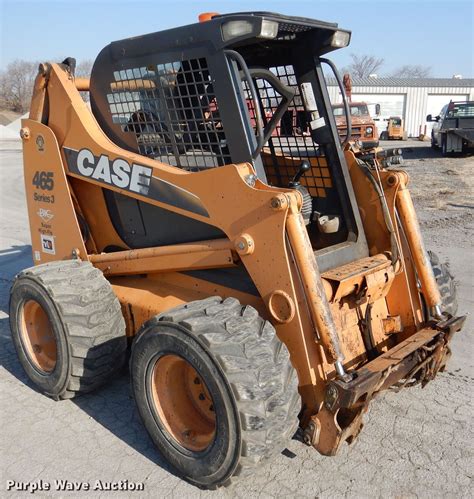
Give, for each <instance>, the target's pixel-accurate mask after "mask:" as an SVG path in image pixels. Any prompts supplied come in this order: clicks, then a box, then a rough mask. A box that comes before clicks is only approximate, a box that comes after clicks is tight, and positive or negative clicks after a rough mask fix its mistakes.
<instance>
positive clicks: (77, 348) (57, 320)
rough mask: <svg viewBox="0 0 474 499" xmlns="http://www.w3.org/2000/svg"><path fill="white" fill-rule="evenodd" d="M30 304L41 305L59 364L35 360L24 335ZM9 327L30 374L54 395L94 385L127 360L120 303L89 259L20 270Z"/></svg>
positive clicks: (74, 393) (70, 394) (76, 392)
mask: <svg viewBox="0 0 474 499" xmlns="http://www.w3.org/2000/svg"><path fill="white" fill-rule="evenodd" d="M28 303H35V304H38V305H39V306H40V308H41V309H42V311H43V312H44V314H45V315H46V316H47V320H49V326H50V331H51V336H52V337H54V341H55V343H56V348H55V349H56V359H55V364H54V368H52V369H51V370H48V371H45V370H42V369H41V368H40V367H39V366H38V363H37V362H35V360H34V359H35V357H34V355H32V354H31V350H30V351H29V347H31V345H28V340H27V339H25V338H26V335H25V333H23V334H22V331H24V329H22V328H25V325H24V323H23V322H22V321H23V320H24V317H25V315H24V310H25V305H26V304H28ZM10 329H11V332H12V338H13V343H14V345H15V349H16V351H17V354H18V357H19V360H20V363H21V365H22V366H23V369H24V370H25V372H26V374H27V375H28V377H29V378H30V379H31V381H32V382H33V383H34V384H35V385H36V386H37V387H38V389H39V390H40V391H41V392H42V393H44V394H45V395H48V396H50V397H52V398H54V399H55V400H59V399H66V398H73V397H75V396H77V395H79V394H81V393H84V392H89V391H92V390H94V389H95V388H97V387H98V386H100V385H102V384H103V383H104V382H105V381H107V380H108V379H109V378H110V377H111V376H112V375H113V374H114V373H116V372H117V371H118V370H119V369H120V368H121V367H122V366H123V364H124V363H125V361H126V356H127V338H126V335H125V321H124V319H123V316H122V312H121V309H120V303H119V301H118V299H117V298H116V296H115V294H114V293H113V290H112V287H111V286H110V284H109V282H108V281H107V280H106V279H105V277H104V276H103V274H102V272H101V271H100V270H98V269H96V268H95V267H93V266H92V265H91V264H90V263H88V262H81V261H78V260H69V261H59V262H52V263H46V264H43V265H38V266H37V267H32V268H29V269H26V270H24V271H22V272H21V273H20V274H18V275H17V277H16V279H15V281H14V283H13V285H12V288H11V290H10ZM33 351H34V350H33Z"/></svg>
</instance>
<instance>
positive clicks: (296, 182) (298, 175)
mask: <svg viewBox="0 0 474 499" xmlns="http://www.w3.org/2000/svg"><path fill="white" fill-rule="evenodd" d="M310 169H311V164H310V162H309V161H307V160H304V161H302V162H301V165H300V168H299V170H298V171H297V172H296V175H295V176H294V177H293V180H292V181H291V182H290V187H291V188H292V189H294V188H296V187H298V186H299V185H301V184H300V178H301V177H302V176H303V175H304V174H305V173H306V172H307V171H308V170H310Z"/></svg>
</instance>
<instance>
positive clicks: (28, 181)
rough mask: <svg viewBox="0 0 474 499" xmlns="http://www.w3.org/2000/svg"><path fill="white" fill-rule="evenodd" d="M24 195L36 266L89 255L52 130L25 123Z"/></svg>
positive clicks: (41, 125)
mask: <svg viewBox="0 0 474 499" xmlns="http://www.w3.org/2000/svg"><path fill="white" fill-rule="evenodd" d="M22 126H23V127H26V128H28V129H29V132H30V135H29V138H28V139H24V140H23V164H24V175H25V191H26V200H27V205H28V218H29V221H30V231H31V246H32V251H33V261H34V263H35V264H40V263H46V262H51V261H55V260H66V259H69V258H72V256H73V251H74V250H76V251H77V250H78V252H79V254H80V255H81V256H82V257H83V258H85V257H86V255H87V252H86V249H85V246H84V242H83V240H82V236H81V231H80V228H79V224H78V221H77V217H76V213H75V210H74V206H73V202H72V199H71V193H70V191H69V185H68V181H67V178H66V175H65V173H64V168H63V163H62V160H61V155H60V152H59V147H58V143H57V141H56V137H55V136H54V133H53V132H52V131H51V129H50V128H48V127H47V126H45V125H43V124H41V123H39V122H37V121H33V120H23V121H22Z"/></svg>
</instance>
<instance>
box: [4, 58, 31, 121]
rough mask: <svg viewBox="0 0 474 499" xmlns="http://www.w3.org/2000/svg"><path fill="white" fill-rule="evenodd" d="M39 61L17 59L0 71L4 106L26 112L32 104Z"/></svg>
mask: <svg viewBox="0 0 474 499" xmlns="http://www.w3.org/2000/svg"><path fill="white" fill-rule="evenodd" d="M37 73H38V63H37V62H31V61H24V60H20V59H18V60H15V61H13V62H11V63H10V64H8V66H7V67H6V68H5V69H4V70H3V71H1V72H0V103H1V105H2V106H3V107H5V108H7V109H10V110H12V111H16V112H18V113H24V112H25V111H26V110H27V109H28V108H29V105H30V100H31V94H32V91H33V83H34V81H35V77H36V74H37Z"/></svg>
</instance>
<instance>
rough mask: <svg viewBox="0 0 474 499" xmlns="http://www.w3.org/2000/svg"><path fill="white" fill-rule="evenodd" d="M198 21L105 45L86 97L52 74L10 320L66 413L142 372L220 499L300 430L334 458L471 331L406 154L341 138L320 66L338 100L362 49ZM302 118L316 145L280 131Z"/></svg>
mask: <svg viewBox="0 0 474 499" xmlns="http://www.w3.org/2000/svg"><path fill="white" fill-rule="evenodd" d="M201 21H203V22H199V23H196V24H192V25H189V26H184V27H180V28H176V29H170V30H167V31H162V32H158V33H153V34H149V35H145V36H140V37H134V38H130V39H125V40H121V41H117V42H114V43H111V44H110V45H108V46H107V47H106V48H104V49H103V50H102V52H101V53H100V54H99V56H98V57H97V60H96V61H95V64H94V66H93V69H92V73H91V77H90V79H79V78H76V77H75V74H74V66H75V61H74V60H73V59H67V60H65V61H64V62H63V63H61V64H53V63H51V64H50V63H45V64H42V65H40V69H39V73H38V76H37V79H36V82H35V88H34V95H33V99H32V103H31V111H30V117H29V119H25V120H23V124H22V130H21V137H22V140H23V150H24V174H25V185H26V196H27V203H28V213H29V221H30V226H31V241H32V251H33V259H34V263H35V266H34V267H32V268H30V269H26V270H24V271H23V272H21V273H20V274H19V275H18V276H17V278H16V280H15V281H14V283H13V286H12V290H11V302H10V317H11V330H12V335H13V340H14V343H15V346H16V349H17V352H18V356H19V359H20V362H21V364H22V365H23V367H24V369H25V371H26V372H27V374H28V376H29V377H30V378H31V380H32V381H33V382H34V383H35V384H36V386H37V387H38V388H39V389H40V390H41V391H42V392H44V393H45V394H46V395H48V396H50V397H53V398H54V399H65V398H70V397H75V396H77V395H79V394H81V393H83V392H88V391H90V390H92V389H94V388H96V387H97V386H99V385H101V384H102V383H104V382H105V381H106V380H108V379H110V378H111V377H112V376H113V375H114V374H115V373H117V371H118V370H119V369H120V368H121V367H122V366H123V365H124V363H125V362H126V359H127V357H128V356H130V374H131V383H132V389H133V394H134V397H135V400H136V404H137V407H138V411H139V413H140V416H141V419H142V420H143V423H144V425H145V427H146V429H147V430H148V432H149V434H150V436H151V438H152V440H153V441H154V443H155V444H156V446H157V447H158V449H159V450H160V452H161V453H162V454H163V456H164V457H165V459H166V460H167V461H168V462H169V463H170V464H171V465H172V466H173V467H174V468H176V470H177V471H178V473H179V474H180V476H182V477H184V478H185V479H187V480H188V481H190V482H191V483H194V484H196V485H198V486H200V487H205V488H216V487H218V486H220V485H227V484H229V483H230V481H231V479H232V478H234V477H237V476H239V475H240V476H242V475H246V474H248V473H250V472H251V471H252V470H254V468H255V467H256V466H257V465H260V464H262V463H264V462H266V461H267V460H268V459H270V458H271V457H272V456H274V455H275V454H276V453H279V452H281V451H282V450H283V449H284V448H285V446H286V445H287V442H288V440H289V439H290V438H291V437H292V436H293V435H294V434H295V432H296V430H297V428H298V426H299V427H300V430H299V431H298V432H297V435H299V437H300V439H301V440H303V441H304V443H306V444H307V445H309V446H313V447H314V448H315V449H317V450H318V451H319V452H320V453H322V454H324V455H334V454H335V453H336V452H337V450H338V449H339V448H340V447H341V445H342V444H343V443H344V442H348V443H351V442H352V441H353V440H354V439H355V438H356V436H357V435H358V433H359V432H360V430H361V428H362V424H363V423H362V418H363V415H364V413H365V412H366V411H367V408H368V405H369V404H370V402H371V400H372V399H373V398H374V397H375V396H376V395H377V394H379V393H380V392H382V391H383V390H386V389H389V388H396V389H400V388H401V387H405V386H412V385H416V384H421V385H422V386H423V385H425V384H426V383H427V382H428V381H430V380H432V379H433V378H434V377H435V375H436V374H437V372H438V371H440V370H442V369H443V368H444V366H445V364H446V361H447V359H448V357H449V354H450V349H449V342H450V340H451V338H452V336H453V334H454V333H455V332H456V331H458V330H460V329H461V327H462V325H463V322H464V317H462V316H456V297H455V288H454V284H453V281H452V277H451V275H450V274H449V272H448V270H447V268H446V267H445V266H443V265H442V264H441V263H440V262H439V260H438V259H437V257H436V256H435V255H431V256H430V254H429V253H428V252H427V251H426V250H425V248H424V245H423V241H422V238H421V234H420V228H419V225H418V222H417V218H416V213H415V210H414V207H413V203H412V200H411V198H410V193H409V191H408V189H407V184H408V176H407V174H406V173H405V172H403V171H401V170H396V169H394V168H392V166H393V165H391V163H390V158H391V157H392V156H393V154H394V153H393V151H392V152H391V151H384V150H382V149H380V148H378V147H376V144H375V143H374V144H370V143H369V144H368V143H364V144H363V145H362V144H359V143H357V142H350V141H349V140H347V138H343V139H340V138H339V136H338V133H337V129H336V123H335V120H334V116H333V114H332V111H331V104H330V101H329V96H328V90H327V86H326V82H325V76H324V73H323V67H324V66H327V67H328V68H329V69H330V70H331V71H333V72H334V74H335V77H336V79H337V81H338V82H339V86H340V89H341V93H342V95H343V96H344V89H343V85H342V81H341V79H340V77H339V75H338V73H337V71H336V69H335V66H334V65H333V63H332V62H331V61H330V60H329V59H327V58H326V57H324V56H325V55H326V54H327V53H329V52H331V51H333V50H336V49H339V48H343V47H346V46H347V45H348V44H349V41H350V32H349V31H345V30H342V29H339V28H338V26H337V24H331V23H327V22H322V21H317V20H313V19H306V18H302V17H289V16H283V15H279V14H274V13H267V12H250V13H236V14H226V15H219V14H212V15H208V16H202V17H201ZM81 92H89V96H90V108H89V107H88V105H87V104H86V102H85V101H84V100H83V99H82V97H81ZM302 108H304V111H305V112H304V113H300V114H301V115H302V118H301V119H306V120H307V123H306V124H305V128H306V129H307V130H309V131H310V132H308V133H307V134H306V135H302V134H301V133H296V131H295V133H294V134H293V135H292V134H291V133H290V131H289V129H288V123H287V124H286V125H285V127H286V129H285V131H284V133H282V130H281V125H280V124H281V122H282V117H283V116H284V115H285V113H288V111H291V112H293V114H296V113H297V111H298V110H301V109H302ZM344 109H345V116H346V121H347V124H348V127H347V137H350V136H351V129H350V113H349V107H348V103H347V99H345V98H344ZM295 128H296V126H295ZM341 140H342V143H341ZM130 350H131V351H130Z"/></svg>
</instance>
